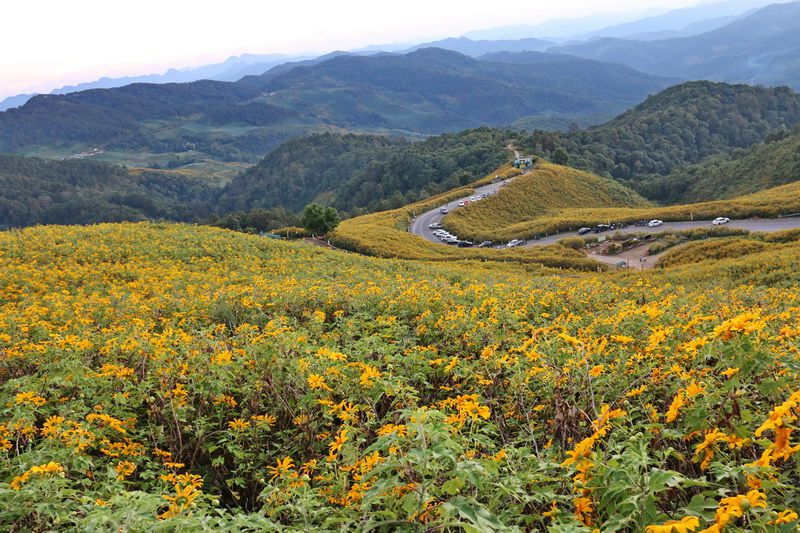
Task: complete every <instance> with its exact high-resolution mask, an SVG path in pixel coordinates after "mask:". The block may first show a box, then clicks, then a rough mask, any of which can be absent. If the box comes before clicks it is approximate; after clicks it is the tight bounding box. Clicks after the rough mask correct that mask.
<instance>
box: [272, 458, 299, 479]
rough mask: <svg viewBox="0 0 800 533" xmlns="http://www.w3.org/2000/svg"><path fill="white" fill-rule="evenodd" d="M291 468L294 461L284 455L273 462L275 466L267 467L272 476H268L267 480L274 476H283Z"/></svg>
mask: <svg viewBox="0 0 800 533" xmlns="http://www.w3.org/2000/svg"><path fill="white" fill-rule="evenodd" d="M293 468H294V461H292V458H291V457H284V458H283V459H278V460H277V461H276V462H275V466H268V467H267V470H268V471H269V472H270V473H271V474H272V477H271V478H269V480H270V481H272V480H273V479H275V478H276V477H284V476H285V475H286V474H288V473H289V472H290V471H291V470H292V469H293Z"/></svg>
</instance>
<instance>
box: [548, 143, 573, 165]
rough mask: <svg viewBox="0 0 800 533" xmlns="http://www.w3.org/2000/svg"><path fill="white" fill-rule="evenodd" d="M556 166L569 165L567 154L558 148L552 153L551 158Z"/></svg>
mask: <svg viewBox="0 0 800 533" xmlns="http://www.w3.org/2000/svg"><path fill="white" fill-rule="evenodd" d="M550 159H552V160H553V163H555V164H556V165H566V164H567V163H569V154H568V153H567V151H566V150H564V148H562V147H561V146H559V147H558V148H556V149H555V150H554V151H553V155H552V156H551V158H550Z"/></svg>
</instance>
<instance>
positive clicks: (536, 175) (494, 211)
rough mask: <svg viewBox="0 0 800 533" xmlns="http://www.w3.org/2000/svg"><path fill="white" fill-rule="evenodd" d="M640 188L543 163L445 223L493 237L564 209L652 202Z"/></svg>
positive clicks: (469, 234)
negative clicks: (645, 197)
mask: <svg viewBox="0 0 800 533" xmlns="http://www.w3.org/2000/svg"><path fill="white" fill-rule="evenodd" d="M649 205H650V203H649V202H648V201H647V200H645V199H644V198H642V197H641V196H639V195H638V194H637V193H636V192H634V191H632V190H631V189H628V188H627V187H625V186H624V185H621V184H619V183H617V182H615V181H612V180H610V179H606V178H601V177H598V176H595V175H593V174H589V173H588V172H583V171H580V170H575V169H572V168H568V167H563V166H559V165H554V164H551V163H545V162H540V163H538V167H537V168H536V169H535V170H534V171H533V172H532V173H530V174H527V175H525V176H522V177H519V178H517V179H515V180H514V181H512V182H511V183H510V184H509V185H508V186H506V187H504V188H502V189H500V190H499V191H498V192H497V194H495V195H493V196H490V197H489V198H488V199H486V200H484V201H481V202H478V203H475V204H472V205H470V206H467V207H465V208H464V209H458V210H455V211H453V212H452V213H451V214H449V215H448V216H447V217H445V220H444V224H445V227H447V229H448V230H450V231H451V232H453V233H454V234H455V235H459V236H463V237H465V238H471V239H478V240H483V239H492V238H496V237H497V236H498V235H503V234H504V233H505V229H506V228H507V227H509V226H514V225H516V224H518V223H520V222H525V221H533V220H536V219H537V218H540V217H543V216H547V215H549V214H556V213H559V212H561V211H563V210H564V209H568V208H573V207H575V206H580V207H582V208H604V207H648V206H649Z"/></svg>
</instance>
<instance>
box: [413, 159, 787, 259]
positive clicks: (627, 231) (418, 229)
mask: <svg viewBox="0 0 800 533" xmlns="http://www.w3.org/2000/svg"><path fill="white" fill-rule="evenodd" d="M534 168H535V167H534ZM531 170H532V169H531ZM528 172H530V170H529V171H528ZM526 174H527V172H526ZM511 179H513V178H510V179H507V180H503V181H500V182H498V183H492V184H490V185H484V186H483V187H477V188H475V192H474V196H477V195H478V194H481V195H483V194H489V195H491V194H493V193H495V192H497V191H498V190H499V189H500V188H501V187H503V186H504V185H505V184H507V183H508V182H509V181H511ZM469 199H470V197H468V196H467V197H464V198H461V199H459V200H453V201H452V202H448V203H446V204H443V205H440V206H439V207H437V208H436V209H432V210H430V211H427V212H425V213H421V214H419V215H416V217H415V218H414V221H413V223H412V224H411V228H410V229H411V233H413V234H414V235H418V236H420V237H422V238H423V239H425V240H427V241H430V242H433V243H437V244H441V245H442V246H446V245H445V244H444V243H443V242H442V241H440V240H439V239H438V238H436V237H435V236H434V235H433V230H431V229H429V228H428V226H429V225H431V224H434V223H437V222H441V220H442V218H444V214H443V213H442V212H441V210H442V208H443V207H446V208H447V209H448V211H452V210H453V209H463V208H460V207H458V202H459V201H463V200H469ZM478 201H480V202H483V201H486V200H478ZM710 226H711V221H710V220H694V221H686V222H665V223H664V224H662V225H661V226H658V227H655V228H650V227H647V226H644V227H642V226H629V227H627V228H621V229H616V230H613V231H610V232H606V234H615V233H618V234H622V235H631V234H643V233H644V234H651V235H653V234H659V233H665V232H669V231H672V232H678V231H685V230H690V229H696V228H707V227H710ZM724 227H726V228H734V229H743V230H746V231H762V232H767V233H769V232H774V231H784V230H790V229H798V228H800V217H785V218H748V219H739V220H731V221H730V222H729V223H728V224H725V226H724ZM576 235H578V233H577V231H566V232H561V233H557V234H554V235H549V236H547V237H542V238H540V239H536V240H529V241H527V243H526V244H525V246H545V245H548V244H554V243H557V242H558V241H560V240H562V239H566V238H568V237H575V236H576Z"/></svg>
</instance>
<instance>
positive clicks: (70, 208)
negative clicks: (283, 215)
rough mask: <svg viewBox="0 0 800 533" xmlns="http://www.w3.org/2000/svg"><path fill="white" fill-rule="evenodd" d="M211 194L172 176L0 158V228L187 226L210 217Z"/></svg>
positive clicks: (193, 181) (202, 185) (204, 186)
mask: <svg viewBox="0 0 800 533" xmlns="http://www.w3.org/2000/svg"><path fill="white" fill-rule="evenodd" d="M213 189H214V185H212V184H210V183H208V182H206V181H205V180H201V179H197V178H191V177H186V176H183V175H181V174H177V173H166V172H152V171H131V170H128V169H126V168H124V167H121V166H112V165H108V164H105V163H97V162H94V161H75V160H72V161H49V160H44V159H38V158H30V157H19V156H8V155H0V190H2V191H3V192H2V195H0V227H3V228H7V227H16V226H30V225H34V224H90V223H94V222H117V221H136V220H148V219H150V220H152V219H168V220H179V221H190V220H195V219H197V218H201V217H206V216H208V215H210V208H209V206H210V204H209V202H208V200H209V198H210V195H211V193H212V192H213Z"/></svg>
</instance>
